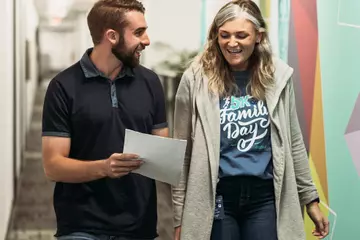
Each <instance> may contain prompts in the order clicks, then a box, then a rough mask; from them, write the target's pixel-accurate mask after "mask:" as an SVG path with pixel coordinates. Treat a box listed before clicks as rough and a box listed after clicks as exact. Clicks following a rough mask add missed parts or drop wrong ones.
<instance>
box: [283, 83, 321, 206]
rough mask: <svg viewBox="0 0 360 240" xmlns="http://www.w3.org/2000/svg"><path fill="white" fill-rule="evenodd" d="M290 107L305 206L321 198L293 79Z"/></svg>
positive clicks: (292, 141) (300, 186)
mask: <svg viewBox="0 0 360 240" xmlns="http://www.w3.org/2000/svg"><path fill="white" fill-rule="evenodd" d="M288 94H289V107H290V133H291V146H292V149H291V150H292V157H293V161H294V170H295V177H296V183H297V189H298V194H299V198H300V204H301V206H305V205H307V204H309V203H311V202H312V201H314V200H316V199H318V198H319V195H318V192H317V190H316V187H315V184H314V183H313V179H312V176H311V172H310V165H309V158H308V155H307V151H306V148H305V144H304V141H303V136H302V132H301V128H300V124H299V119H298V116H297V111H296V100H295V93H294V87H293V81H292V79H290V81H289V83H288Z"/></svg>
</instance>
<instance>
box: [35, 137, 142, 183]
mask: <svg viewBox="0 0 360 240" xmlns="http://www.w3.org/2000/svg"><path fill="white" fill-rule="evenodd" d="M70 142H71V140H70V138H64V137H49V136H46V137H43V138H42V146H43V147H42V151H43V166H44V171H45V175H46V177H47V178H48V179H49V180H52V181H56V182H66V183H81V182H89V181H94V180H97V179H100V178H104V177H111V178H118V177H121V176H124V175H126V174H128V173H129V172H130V171H133V170H135V169H137V168H138V167H139V166H140V165H141V163H142V162H141V161H137V160H134V159H136V158H138V156H137V155H135V154H119V153H115V154H113V155H111V156H110V157H109V158H108V159H104V160H95V161H81V160H76V159H71V158H69V157H68V156H69V151H70Z"/></svg>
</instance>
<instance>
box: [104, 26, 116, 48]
mask: <svg viewBox="0 0 360 240" xmlns="http://www.w3.org/2000/svg"><path fill="white" fill-rule="evenodd" d="M104 35H105V36H104V37H105V38H106V39H107V40H108V41H109V42H111V43H112V44H113V45H116V44H117V43H118V41H119V40H118V39H119V34H118V33H117V32H116V31H114V30H112V29H108V30H106V31H105V34H104Z"/></svg>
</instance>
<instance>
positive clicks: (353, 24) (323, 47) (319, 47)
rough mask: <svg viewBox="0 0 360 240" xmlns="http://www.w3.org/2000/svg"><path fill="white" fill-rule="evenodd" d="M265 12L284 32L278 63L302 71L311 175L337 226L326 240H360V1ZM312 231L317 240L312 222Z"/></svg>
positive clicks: (306, 2) (270, 4)
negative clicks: (287, 64) (280, 61)
mask: <svg viewBox="0 0 360 240" xmlns="http://www.w3.org/2000/svg"><path fill="white" fill-rule="evenodd" d="M261 8H262V11H263V12H264V13H265V14H266V16H267V18H268V22H269V26H270V31H272V30H273V29H276V30H277V32H278V38H277V39H276V41H273V44H277V46H276V48H277V49H279V51H278V55H279V56H280V57H281V58H283V59H284V60H285V61H287V62H288V63H289V64H290V65H291V66H292V67H294V69H295V75H294V81H295V86H296V96H297V110H298V115H299V118H300V121H301V125H302V130H303V134H304V138H305V142H306V145H307V148H308V151H309V157H310V166H311V170H312V175H313V177H314V179H315V182H316V185H317V187H318V190H319V192H320V196H321V199H322V203H323V205H322V208H323V210H324V212H326V213H327V214H328V216H329V219H330V221H331V227H330V228H331V232H330V234H329V237H328V238H327V239H334V240H345V239H360V227H359V226H360V225H359V220H358V216H360V205H359V203H360V178H359V175H360V81H359V76H360V67H359V66H360V58H359V56H360V47H359V43H360V15H359V14H358V12H359V10H360V1H358V0H356V1H355V0H276V1H275V0H274V1H273V0H262V1H261ZM274 8H275V10H274ZM273 13H277V14H278V15H277V16H274V15H271V14H273ZM274 19H278V21H273V20H274ZM274 24H277V26H275V27H274ZM305 227H306V231H307V236H308V237H307V239H315V238H313V237H312V236H311V230H312V228H313V226H312V223H311V221H310V220H309V219H308V218H306V221H305Z"/></svg>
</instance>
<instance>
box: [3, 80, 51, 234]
mask: <svg viewBox="0 0 360 240" xmlns="http://www.w3.org/2000/svg"><path fill="white" fill-rule="evenodd" d="M45 89H46V84H43V85H42V86H40V87H39V89H38V91H37V94H36V97H35V102H34V104H35V105H34V111H33V116H32V120H31V125H30V130H29V132H28V134H27V137H26V147H25V153H24V159H23V169H22V172H21V176H20V180H19V186H20V188H19V192H18V193H17V194H18V196H17V198H16V202H15V207H14V210H13V215H12V222H11V224H10V229H9V233H8V239H7V240H53V239H54V237H53V235H54V231H55V216H54V210H53V206H52V191H53V183H52V182H50V181H48V180H47V179H46V178H45V176H44V172H43V168H42V158H41V117H42V104H43V99H44V95H45Z"/></svg>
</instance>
